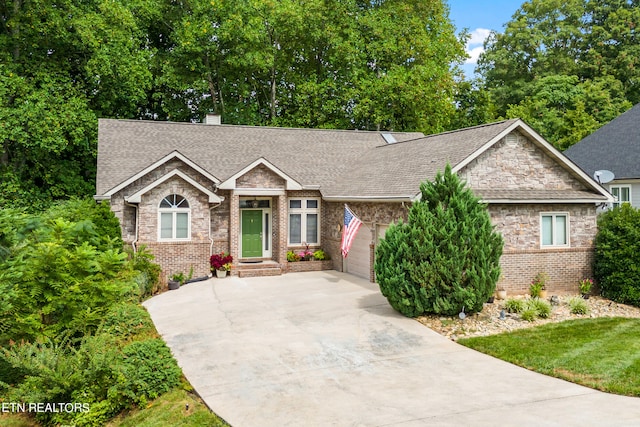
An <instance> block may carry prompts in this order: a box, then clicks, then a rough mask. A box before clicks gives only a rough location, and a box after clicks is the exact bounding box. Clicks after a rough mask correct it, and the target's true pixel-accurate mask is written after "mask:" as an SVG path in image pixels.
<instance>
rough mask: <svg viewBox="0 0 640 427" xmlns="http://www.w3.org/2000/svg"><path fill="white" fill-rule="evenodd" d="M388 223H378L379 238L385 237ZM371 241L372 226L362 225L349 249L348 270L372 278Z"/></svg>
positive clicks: (368, 278)
mask: <svg viewBox="0 0 640 427" xmlns="http://www.w3.org/2000/svg"><path fill="white" fill-rule="evenodd" d="M388 227H389V226H388V225H377V226H376V228H377V229H378V238H379V239H381V238H384V233H385V232H386V231H387V228H388ZM370 243H371V228H369V227H367V226H366V225H364V224H363V225H362V227H360V230H358V234H356V237H355V239H354V240H353V243H352V245H351V249H350V250H349V255H348V256H347V259H346V261H347V262H346V270H345V271H346V272H347V273H351V274H354V275H356V276H359V277H362V278H365V279H367V280H370V279H371V278H370V276H369V272H370V270H371V269H370V267H371V265H370V264H371V259H370V249H369V244H370Z"/></svg>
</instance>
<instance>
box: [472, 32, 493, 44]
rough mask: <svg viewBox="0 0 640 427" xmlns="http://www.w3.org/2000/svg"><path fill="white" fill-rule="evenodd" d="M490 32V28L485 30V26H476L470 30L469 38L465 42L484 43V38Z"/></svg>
mask: <svg viewBox="0 0 640 427" xmlns="http://www.w3.org/2000/svg"><path fill="white" fill-rule="evenodd" d="M489 34H491V30H487V29H486V28H476V29H475V30H473V31H471V38H470V39H469V41H468V42H467V45H476V44H482V43H484V40H485V39H486V38H487V37H489Z"/></svg>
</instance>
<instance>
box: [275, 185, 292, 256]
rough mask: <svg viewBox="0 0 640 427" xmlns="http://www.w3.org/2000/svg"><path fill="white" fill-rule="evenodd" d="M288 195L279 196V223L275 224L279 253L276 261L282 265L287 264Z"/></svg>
mask: <svg viewBox="0 0 640 427" xmlns="http://www.w3.org/2000/svg"><path fill="white" fill-rule="evenodd" d="M287 208H288V206H287V196H286V195H280V196H278V223H277V224H274V227H278V254H277V255H276V261H277V262H278V264H280V265H282V266H286V265H287V236H288V229H287V221H288V220H289V218H288V216H287Z"/></svg>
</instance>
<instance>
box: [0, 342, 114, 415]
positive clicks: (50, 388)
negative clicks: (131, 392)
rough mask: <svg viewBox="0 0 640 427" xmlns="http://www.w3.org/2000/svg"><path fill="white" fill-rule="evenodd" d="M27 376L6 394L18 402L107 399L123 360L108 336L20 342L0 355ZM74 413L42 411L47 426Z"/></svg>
mask: <svg viewBox="0 0 640 427" xmlns="http://www.w3.org/2000/svg"><path fill="white" fill-rule="evenodd" d="M0 356H1V357H2V358H3V359H4V360H5V361H6V362H8V363H9V364H10V365H11V366H12V368H13V369H16V370H19V371H20V372H22V373H23V374H24V379H23V380H22V381H21V382H19V383H18V384H13V385H11V386H10V387H9V386H8V385H7V384H4V386H5V387H6V389H5V396H6V398H7V399H9V400H10V401H16V402H20V401H22V402H83V403H85V402H86V403H92V402H95V401H98V400H101V399H104V398H106V395H107V388H108V386H109V384H110V383H111V382H112V377H113V372H112V369H113V366H114V365H116V364H117V363H118V360H120V359H121V357H120V356H119V353H118V350H117V348H116V347H115V346H114V341H113V338H112V337H110V336H107V335H99V336H90V337H86V338H84V339H83V340H82V341H81V342H80V343H79V344H78V345H74V343H73V341H72V340H70V339H69V337H68V335H65V336H63V337H57V338H56V340H52V339H49V338H46V339H44V340H42V341H41V342H36V343H25V342H23V343H20V344H16V345H13V346H12V347H11V348H9V349H6V348H5V349H3V352H2V354H1V355H0ZM72 417H73V414H65V413H60V414H53V413H39V414H37V416H36V418H37V419H38V421H40V422H41V423H43V424H44V425H52V424H56V423H63V424H66V423H67V421H69V420H70V418H72Z"/></svg>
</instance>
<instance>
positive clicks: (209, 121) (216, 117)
mask: <svg viewBox="0 0 640 427" xmlns="http://www.w3.org/2000/svg"><path fill="white" fill-rule="evenodd" d="M204 124H205V125H221V124H222V116H220V114H213V113H207V115H206V116H205V118H204Z"/></svg>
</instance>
